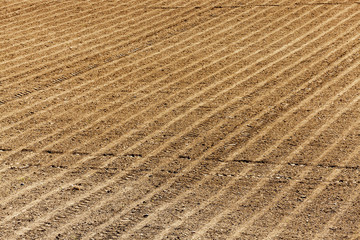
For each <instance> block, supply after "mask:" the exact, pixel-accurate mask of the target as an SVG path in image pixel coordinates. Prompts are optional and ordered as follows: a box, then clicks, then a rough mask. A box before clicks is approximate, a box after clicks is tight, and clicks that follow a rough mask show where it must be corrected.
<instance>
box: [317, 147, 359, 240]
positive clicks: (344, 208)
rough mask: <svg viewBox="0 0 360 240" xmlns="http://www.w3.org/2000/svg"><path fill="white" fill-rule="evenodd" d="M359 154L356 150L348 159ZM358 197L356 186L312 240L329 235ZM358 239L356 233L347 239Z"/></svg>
mask: <svg viewBox="0 0 360 240" xmlns="http://www.w3.org/2000/svg"><path fill="white" fill-rule="evenodd" d="M359 153H360V149H356V151H354V152H352V154H351V156H349V158H348V159H352V158H355V157H356V156H357V155H359ZM349 162H350V161H349ZM359 195H360V186H358V187H357V188H355V189H354V190H353V191H352V192H351V194H350V197H349V198H348V199H346V203H345V204H342V205H341V206H340V207H339V210H338V211H336V214H334V215H333V216H332V217H331V219H330V220H329V221H328V222H327V223H326V224H325V225H324V227H323V228H322V229H323V230H322V231H320V232H318V233H317V234H316V235H315V236H314V238H313V239H314V240H318V239H322V238H323V237H324V236H327V235H328V233H329V230H330V228H331V227H336V223H337V222H338V221H339V220H340V218H341V217H342V216H343V215H344V214H345V213H346V211H347V210H348V209H349V208H350V207H351V206H352V204H353V203H354V202H355V201H357V199H358V198H359ZM358 238H360V235H359V234H358V233H356V234H355V235H353V236H352V237H350V238H349V239H358Z"/></svg>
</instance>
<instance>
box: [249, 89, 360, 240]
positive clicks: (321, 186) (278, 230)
mask: <svg viewBox="0 0 360 240" xmlns="http://www.w3.org/2000/svg"><path fill="white" fill-rule="evenodd" d="M359 100H360V96H358V97H356V98H355V99H354V100H353V101H351V103H350V104H349V105H348V106H347V107H346V108H344V109H342V110H341V112H340V113H341V114H343V113H345V112H346V111H347V110H348V109H349V107H351V106H352V105H355V103H358V102H359ZM355 109H358V108H355ZM341 114H336V117H337V118H339V117H341ZM332 122H334V121H331V123H332ZM331 123H328V124H326V125H327V126H330V124H331ZM359 123H360V119H358V120H357V121H354V122H353V123H351V124H350V125H349V126H347V127H348V129H347V130H346V131H345V132H344V133H343V134H341V135H340V136H339V137H338V138H337V140H336V141H334V142H333V143H332V144H331V145H330V146H329V147H328V148H327V149H326V150H325V151H324V152H322V154H321V155H320V156H319V157H317V158H316V159H314V160H313V161H312V163H314V164H317V163H318V162H320V161H321V160H322V158H323V157H324V156H326V154H328V153H329V152H330V151H332V150H333V149H334V148H335V147H336V146H337V144H338V143H339V142H340V141H341V140H342V138H344V137H346V136H347V135H348V134H349V133H351V131H352V130H353V129H354V128H356V127H358V125H359ZM319 130H320V129H319ZM316 135H317V136H318V135H319V134H317V132H316ZM314 138H315V137H313V136H312V139H314ZM308 143H310V141H308ZM300 147H301V148H303V145H301V146H300ZM354 153H356V154H357V153H358V150H357V151H354V152H353V154H354ZM350 160H351V158H348V159H345V161H343V164H342V165H344V164H347V163H348V162H349V161H350ZM311 170H312V167H306V168H305V169H304V170H303V171H302V172H301V174H300V175H299V177H300V178H304V177H305V176H306V175H307V174H309V173H310V172H311ZM340 173H341V170H340V169H335V170H333V171H332V172H330V173H329V174H328V175H327V176H326V177H325V182H324V183H320V184H319V185H318V186H317V187H316V188H315V189H314V190H313V191H312V193H311V194H310V195H309V196H308V197H307V198H306V199H305V200H304V201H303V202H302V203H301V204H300V205H298V206H297V207H296V208H294V209H293V210H291V211H290V212H289V213H288V214H287V215H286V216H285V217H284V218H283V219H281V221H280V222H279V223H278V224H277V226H276V227H275V229H273V231H272V232H271V233H269V235H268V236H267V238H269V239H272V238H274V237H275V236H277V235H279V234H280V233H281V232H282V231H283V230H284V228H285V227H286V224H287V223H288V222H290V221H291V219H292V218H293V217H295V216H296V215H297V214H299V213H300V212H301V211H303V210H304V209H305V207H306V206H307V204H309V203H310V202H311V201H313V200H314V199H315V198H316V197H317V196H318V195H319V194H320V193H321V192H322V191H323V190H324V189H325V187H326V186H327V185H328V181H332V180H333V179H335V178H336V177H337V176H338V175H339V174H340ZM295 185H296V182H293V181H290V185H289V186H287V187H286V188H284V189H283V190H282V191H281V192H280V193H278V194H277V195H276V197H275V198H274V200H273V201H272V202H271V203H270V204H269V206H271V205H273V204H274V203H276V202H278V201H279V200H280V199H281V197H282V196H284V195H285V194H286V192H287V191H289V190H290V189H292V188H293V187H294V186H295ZM268 209H269V207H266V209H265V210H264V211H261V212H259V213H258V214H259V216H261V215H263V214H264V213H265V211H267V210H268ZM251 220H252V219H251Z"/></svg>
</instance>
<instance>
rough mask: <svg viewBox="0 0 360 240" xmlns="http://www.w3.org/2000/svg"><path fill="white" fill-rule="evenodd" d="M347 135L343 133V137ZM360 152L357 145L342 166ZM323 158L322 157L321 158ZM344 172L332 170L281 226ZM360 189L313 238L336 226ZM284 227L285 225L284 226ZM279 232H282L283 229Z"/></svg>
mask: <svg viewBox="0 0 360 240" xmlns="http://www.w3.org/2000/svg"><path fill="white" fill-rule="evenodd" d="M359 122H360V121H359V120H358V121H356V124H357V125H355V126H354V124H351V127H352V128H351V129H349V130H348V131H347V133H348V134H349V133H351V130H354V129H355V128H356V127H358V125H359ZM344 136H346V135H344V134H343V137H344ZM359 153H360V148H359V147H357V148H356V149H355V150H354V151H353V152H352V153H351V154H350V156H349V157H348V158H346V159H345V161H343V162H342V163H341V166H344V165H346V164H347V163H349V162H351V160H353V158H354V157H356V156H357V155H358V154H359ZM322 156H324V154H322ZM320 160H321V159H320ZM341 173H342V170H341V169H335V170H333V171H332V172H330V173H329V174H328V175H327V176H326V178H325V179H324V180H323V181H322V182H321V183H320V184H319V185H318V186H317V188H316V189H314V190H313V192H312V193H311V195H310V196H307V198H306V200H305V201H304V202H302V203H301V204H300V205H299V206H297V207H296V208H295V209H294V210H293V211H291V212H290V215H289V218H286V219H284V220H283V221H281V223H280V224H281V226H283V225H285V224H286V223H285V220H286V221H291V219H292V218H293V217H295V215H296V214H298V213H299V212H300V211H301V210H304V208H305V207H306V204H309V203H311V202H312V201H313V200H314V199H315V198H316V197H317V196H318V195H319V194H321V192H322V191H323V190H324V189H325V188H326V187H327V186H328V185H329V184H330V183H331V182H328V181H332V180H334V179H335V178H336V177H337V176H338V175H340V174H341ZM302 175H303V174H302ZM359 190H360V187H357V188H355V189H354V190H352V194H351V195H350V197H349V199H347V200H346V204H342V205H341V206H340V207H339V210H337V211H336V214H334V215H333V216H332V217H331V218H330V219H329V221H327V223H326V224H325V225H324V227H323V231H319V232H318V233H317V234H316V235H315V236H314V238H313V239H320V238H321V237H324V236H326V235H327V234H328V232H329V229H330V227H333V226H336V222H337V220H338V219H339V218H340V217H341V215H343V214H344V213H345V211H346V210H347V209H348V208H349V207H350V206H351V203H353V202H354V201H355V200H356V199H357V198H358V197H359V194H360V193H359ZM282 228H283V227H282ZM282 228H280V231H279V232H278V233H280V232H281V229H282ZM276 234H277V233H275V232H274V234H272V235H276Z"/></svg>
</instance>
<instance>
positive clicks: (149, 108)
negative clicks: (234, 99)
mask: <svg viewBox="0 0 360 240" xmlns="http://www.w3.org/2000/svg"><path fill="white" fill-rule="evenodd" d="M208 89H209V88H208ZM208 89H206V90H208ZM206 90H204V91H203V92H206ZM184 92H185V90H184ZM194 98H195V97H193V98H192V99H194ZM188 102H190V101H188ZM149 109H151V107H150V108H149ZM170 111H171V110H168V112H170ZM140 114H141V113H140Z"/></svg>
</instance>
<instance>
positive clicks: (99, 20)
mask: <svg viewBox="0 0 360 240" xmlns="http://www.w3.org/2000/svg"><path fill="white" fill-rule="evenodd" d="M141 3H142V4H144V5H145V4H146V5H148V4H150V3H151V1H150V0H148V1H147V2H141ZM97 5H98V4H97ZM138 5H139V4H138ZM138 5H134V6H132V7H131V8H128V9H125V10H127V11H129V10H130V9H133V10H132V11H131V12H128V13H126V15H122V16H121V17H117V18H115V19H114V18H113V16H114V17H116V16H118V15H119V12H118V11H115V10H116V9H118V8H119V9H121V10H124V9H122V8H121V6H118V5H117V6H116V7H115V8H114V7H113V5H112V4H111V3H110V4H108V6H110V7H108V6H107V7H106V8H105V9H104V10H102V11H98V12H97V13H98V14H99V15H100V14H102V15H103V17H101V18H97V19H94V18H92V16H93V12H94V11H96V9H94V8H90V9H89V10H88V11H87V12H83V13H82V16H81V17H80V18H76V19H75V20H74V19H73V18H72V17H73V16H74V15H76V14H74V15H69V14H66V18H68V19H69V20H66V21H65V19H61V18H60V19H59V18H57V19H56V20H57V21H60V22H61V24H60V25H55V26H53V24H52V25H51V26H50V27H48V28H46V29H44V28H41V29H40V30H38V31H33V32H32V33H31V35H27V38H30V37H31V36H34V37H36V36H38V34H39V33H40V32H44V31H45V30H46V31H50V30H51V29H58V28H60V27H61V26H62V27H65V26H66V28H65V29H64V30H63V31H62V32H57V35H56V36H55V37H54V38H52V39H48V40H47V41H45V42H44V41H42V42H40V43H38V44H35V45H31V46H30V47H27V48H23V49H22V50H21V51H19V50H17V54H18V55H19V56H18V57H15V58H14V57H12V58H11V59H10V60H8V61H6V62H5V61H4V62H3V63H2V65H5V66H6V65H9V64H10V63H11V62H14V63H18V64H17V65H15V64H12V68H16V67H19V66H21V65H23V64H22V63H21V62H20V61H19V60H25V59H28V58H30V57H31V56H37V55H40V53H44V52H47V51H50V50H55V49H57V48H59V47H60V46H64V45H66V44H68V43H74V40H79V39H81V38H85V37H86V38H90V36H91V35H95V33H97V32H101V31H104V29H103V28H102V27H101V26H98V25H99V24H100V25H103V26H107V25H108V24H109V23H112V22H115V23H116V24H117V26H119V20H121V18H124V20H126V21H120V22H121V24H122V25H124V26H128V24H127V23H128V22H132V21H133V20H134V19H133V18H130V17H126V16H127V15H129V14H132V15H134V16H137V17H138V16H139V13H142V12H143V11H142V10H141V8H140V7H141V6H140V7H139V6H138ZM94 6H95V4H94ZM103 8H104V4H103V5H100V6H99V9H103ZM139 9H140V10H139ZM134 10H135V12H134ZM107 11H111V12H113V13H112V14H105V13H106V12H107ZM114 11H115V12H114ZM151 12H154V11H149V12H148V13H151ZM145 16H146V15H145ZM89 17H90V20H92V21H91V22H89V21H88V20H87V18H89ZM141 17H144V15H142V16H141ZM135 19H136V18H135ZM104 20H106V21H104ZM69 22H70V23H72V24H74V22H80V24H76V26H75V27H74V28H75V29H81V30H80V31H78V32H74V31H72V29H71V28H70V29H69V27H68V25H69ZM135 22H136V21H135ZM44 25H48V24H47V23H44ZM88 25H91V26H92V27H91V28H86V29H84V28H83V27H86V26H88ZM36 27H37V28H39V27H40V26H38V25H37V26H36ZM91 29H94V30H97V29H101V31H99V30H98V31H91V32H90V33H89V30H91ZM26 31H29V29H27V30H26ZM61 33H63V34H61ZM84 33H85V34H84ZM60 34H61V36H62V38H66V37H68V36H74V35H76V36H80V37H77V38H74V37H72V38H71V40H67V41H62V42H61V43H60V44H51V45H52V46H51V47H50V48H46V49H43V47H44V46H46V45H47V44H49V43H52V42H53V41H54V40H55V39H56V38H57V37H58V35H60ZM34 37H32V38H31V39H30V40H27V41H20V40H21V37H20V38H19V39H13V41H20V43H19V44H18V45H12V46H10V47H9V48H6V49H3V50H2V51H0V54H1V53H4V54H5V53H8V52H11V51H13V50H12V49H13V48H15V49H16V48H17V47H19V46H21V45H23V44H26V43H30V42H33V41H34ZM29 49H36V50H39V51H38V52H37V53H36V54H34V53H31V52H30V53H27V52H28V50H29ZM22 51H23V52H24V54H21V53H22ZM11 55H12V54H10V55H9V56H11ZM4 58H7V55H4ZM31 58H34V57H31ZM35 61H38V60H34V61H32V62H35ZM6 71H9V70H8V69H6V68H4V71H3V72H6ZM7 77H8V78H9V76H7Z"/></svg>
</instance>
